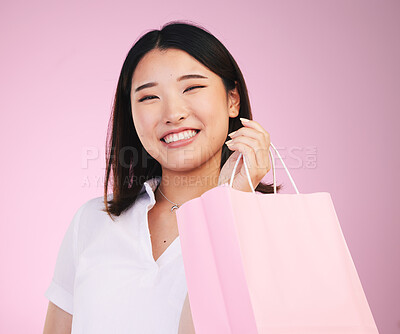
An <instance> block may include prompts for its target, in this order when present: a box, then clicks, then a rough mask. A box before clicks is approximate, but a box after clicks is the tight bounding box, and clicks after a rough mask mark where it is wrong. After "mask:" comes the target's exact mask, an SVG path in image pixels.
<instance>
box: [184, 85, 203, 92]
mask: <svg viewBox="0 0 400 334" xmlns="http://www.w3.org/2000/svg"><path fill="white" fill-rule="evenodd" d="M203 87H205V86H193V87H189V88H186V89H185V91H184V92H186V91H188V90H192V89H194V88H203Z"/></svg>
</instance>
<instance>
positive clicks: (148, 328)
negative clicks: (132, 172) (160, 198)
mask: <svg viewBox="0 0 400 334" xmlns="http://www.w3.org/2000/svg"><path fill="white" fill-rule="evenodd" d="M160 180H161V177H156V178H153V179H151V180H148V181H146V182H145V183H144V185H143V188H142V190H141V192H140V195H139V197H138V199H137V201H136V202H135V204H134V205H132V206H131V207H130V208H129V209H128V210H127V211H126V212H124V213H123V214H121V215H120V216H119V217H117V218H116V219H117V221H116V222H113V221H112V220H111V218H110V217H109V216H108V214H107V213H106V212H104V211H101V210H102V208H103V207H104V202H103V197H97V198H93V199H91V200H89V201H87V202H86V203H84V204H83V205H82V206H81V207H80V208H79V209H78V210H77V211H76V213H75V215H74V217H73V219H72V222H71V224H70V226H69V227H68V230H67V232H66V234H65V236H64V239H63V242H62V244H61V247H60V250H59V253H58V257H57V262H56V266H55V271H54V276H53V279H52V281H51V283H50V286H49V287H48V289H47V291H46V293H45V296H46V297H47V298H48V299H49V300H50V301H51V302H53V303H54V304H55V305H57V306H58V307H60V308H62V309H63V310H65V311H66V312H68V313H70V314H72V315H73V320H72V333H73V334H102V333H104V334H113V333H115V334H125V333H129V334H136V333H137V334H176V333H178V326H179V320H180V316H181V312H182V307H183V303H184V300H185V297H186V294H187V285H186V278H185V271H184V266H183V259H182V253H181V245H180V239H179V236H178V237H177V238H176V239H175V240H174V241H173V242H172V243H171V244H170V246H169V247H168V248H167V249H166V250H165V252H164V253H163V254H162V255H161V256H160V257H159V258H158V259H157V261H154V258H153V253H152V246H151V240H150V232H149V227H148V220H147V212H148V210H149V209H151V208H152V207H153V206H154V204H155V196H154V191H155V189H156V187H157V185H158V184H159V182H160ZM109 196H110V195H109Z"/></svg>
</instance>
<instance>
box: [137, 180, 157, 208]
mask: <svg viewBox="0 0 400 334" xmlns="http://www.w3.org/2000/svg"><path fill="white" fill-rule="evenodd" d="M160 182H161V176H155V177H153V178H151V179H149V180H147V181H145V183H144V184H143V187H142V189H141V191H140V194H142V193H147V195H148V196H149V198H150V202H151V204H155V202H156V199H155V195H154V193H155V191H156V189H157V186H158V185H159V184H160Z"/></svg>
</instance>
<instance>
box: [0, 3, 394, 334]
mask: <svg viewBox="0 0 400 334" xmlns="http://www.w3.org/2000/svg"><path fill="white" fill-rule="evenodd" d="M174 19H186V20H191V21H193V22H196V23H199V24H201V25H203V26H204V27H205V28H207V29H208V30H210V31H211V32H212V33H213V34H214V35H215V36H216V37H217V38H219V39H220V40H221V41H222V43H224V44H225V46H226V47H227V48H228V49H229V50H230V52H231V53H232V55H233V56H234V58H235V59H236V61H237V62H238V64H239V66H240V67H241V70H242V72H243V74H244V77H245V79H246V81H247V84H248V89H249V93H250V99H251V102H252V107H253V113H254V119H255V120H256V121H258V122H259V123H261V124H262V125H263V127H264V128H265V129H266V130H267V131H268V132H269V133H270V135H271V140H272V143H273V144H274V145H275V146H276V147H277V148H278V150H279V151H280V153H281V154H282V156H283V157H284V159H285V162H286V164H287V166H288V167H290V171H291V174H292V176H293V178H294V180H295V182H296V185H297V186H298V188H299V190H300V192H303V193H310V192H317V191H328V192H330V193H331V195H332V199H333V201H334V204H335V208H336V212H337V215H338V217H339V220H340V222H341V226H342V230H343V232H344V235H345V237H346V240H347V243H348V246H349V249H350V251H351V254H352V256H353V260H354V262H355V265H356V268H357V270H358V274H359V277H360V280H361V282H362V285H363V287H364V291H365V294H366V296H367V299H368V301H369V304H370V307H371V310H372V313H373V314H374V318H375V321H376V324H377V326H378V329H379V331H380V333H387V334H392V333H400V286H399V282H400V265H399V264H400V263H399V257H400V244H399V236H400V233H399V232H400V228H399V222H400V210H399V207H400V206H399V204H398V201H399V196H398V189H399V186H400V182H399V181H400V178H399V172H398V170H399V167H400V164H399V150H398V148H397V146H395V144H396V143H397V144H399V143H400V140H399V139H400V138H399V130H398V126H399V116H398V113H399V107H400V103H399V102H400V98H399V96H400V94H399V88H400V87H399V86H400V85H399V78H400V71H399V67H400V66H399V59H400V47H399V43H400V38H399V31H400V2H399V1H395V0H394V1H367V0H351V1H350V0H349V1H344V0H331V1H317V0H313V1H311V0H308V1H303V0H301V1H300V0H292V1H288V0H285V1H254V0H249V1H244V2H240V3H239V2H237V1H210V0H205V1H201V2H198V1H196V2H182V1H168V2H165V1H159V2H158V3H156V2H154V1H149V2H141V3H140V5H138V2H134V1H130V2H128V1H124V2H123V1H119V2H117V1H114V2H111V1H110V2H104V1H69V2H64V3H61V2H55V1H35V2H33V1H32V2H29V1H24V2H22V1H10V0H8V1H2V3H1V5H0V31H1V35H0V43H1V50H2V51H1V60H2V61H1V62H0V73H1V76H0V85H1V95H2V97H1V99H0V106H1V123H0V124H1V132H0V135H1V139H2V143H3V150H2V173H1V174H2V175H1V178H2V182H1V184H2V186H3V188H2V192H1V203H2V210H1V211H2V213H1V225H0V236H1V242H0V261H1V275H0V289H1V290H0V296H1V298H0V332H1V333H28V332H29V333H38V332H41V331H42V328H43V323H44V319H45V314H46V309H47V303H48V301H47V300H46V299H45V297H44V295H43V294H44V292H45V290H46V288H47V286H48V285H49V283H50V280H51V278H52V273H53V270H54V265H55V260H56V256H57V252H58V248H59V246H60V243H61V240H62V238H63V235H64V233H65V231H66V229H67V226H68V224H69V223H70V221H71V219H72V216H73V214H74V213H75V211H76V210H77V208H78V207H79V206H80V205H81V204H82V203H83V202H85V201H87V200H88V199H90V198H92V197H97V196H101V195H102V191H103V177H104V165H105V164H104V144H105V136H106V126H107V122H108V118H109V115H110V108H111V103H112V99H113V94H114V92H115V88H116V83H117V79H118V75H119V72H120V69H121V66H122V62H123V60H124V58H125V56H126V54H127V52H128V51H129V49H130V47H131V46H132V45H133V43H134V42H135V41H136V40H137V39H138V37H139V36H140V35H142V34H143V33H145V32H147V31H149V30H151V29H155V28H160V27H161V26H162V24H164V23H166V22H168V21H170V20H174ZM278 168H279V169H278V181H279V182H283V183H284V184H285V186H286V187H285V190H284V192H290V193H292V192H294V190H293V189H292V187H291V185H290V182H289V179H288V178H287V177H286V175H285V174H284V173H283V168H282V167H281V164H280V163H279V164H278ZM271 178H272V176H271V175H270V173H269V174H267V176H266V179H267V180H271Z"/></svg>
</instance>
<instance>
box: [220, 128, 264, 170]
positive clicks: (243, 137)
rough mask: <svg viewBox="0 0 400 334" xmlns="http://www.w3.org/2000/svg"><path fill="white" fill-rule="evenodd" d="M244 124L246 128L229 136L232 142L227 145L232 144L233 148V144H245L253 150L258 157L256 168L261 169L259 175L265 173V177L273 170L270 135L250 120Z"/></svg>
mask: <svg viewBox="0 0 400 334" xmlns="http://www.w3.org/2000/svg"><path fill="white" fill-rule="evenodd" d="M243 124H246V126H244V127H241V128H240V129H238V130H237V131H234V132H232V133H230V134H229V136H230V137H231V138H232V140H231V141H228V142H227V145H228V143H230V145H231V147H232V145H233V144H236V143H243V144H246V145H247V146H249V147H250V148H252V150H253V151H254V154H255V157H256V163H257V165H256V167H258V169H259V170H258V173H260V174H261V173H264V175H265V174H266V173H267V172H268V171H269V170H270V169H271V167H270V165H271V164H270V157H269V146H270V138H269V133H268V132H267V131H265V130H264V129H263V128H262V126H261V125H260V124H258V123H257V122H255V121H252V120H249V121H248V122H244V123H243ZM260 128H261V130H260ZM228 147H229V146H228ZM229 148H230V147H229Z"/></svg>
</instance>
